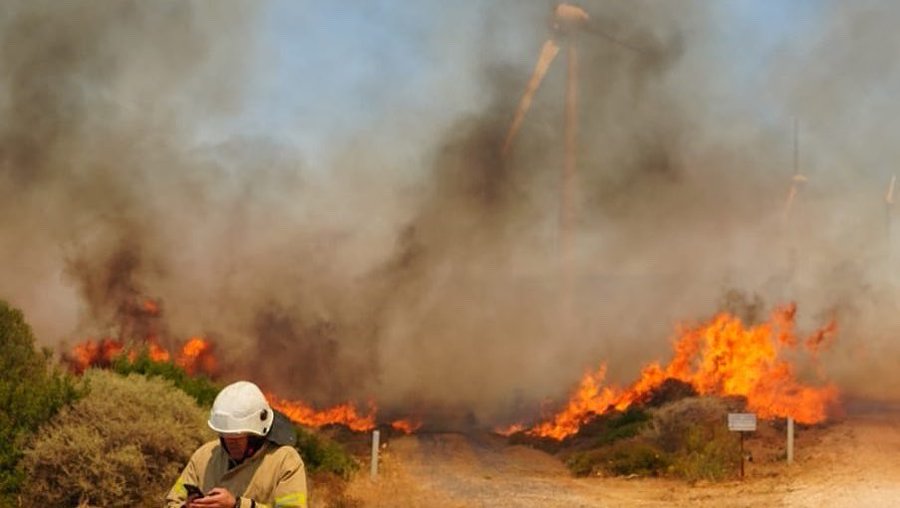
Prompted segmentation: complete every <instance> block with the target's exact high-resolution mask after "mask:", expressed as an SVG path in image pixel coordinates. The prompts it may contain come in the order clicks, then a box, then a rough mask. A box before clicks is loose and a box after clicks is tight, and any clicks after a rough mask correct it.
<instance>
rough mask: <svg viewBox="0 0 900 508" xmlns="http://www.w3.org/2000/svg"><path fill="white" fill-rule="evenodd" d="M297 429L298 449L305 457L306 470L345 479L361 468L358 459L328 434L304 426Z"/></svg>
mask: <svg viewBox="0 0 900 508" xmlns="http://www.w3.org/2000/svg"><path fill="white" fill-rule="evenodd" d="M295 428H296V430H297V445H296V448H297V451H299V452H300V456H301V457H303V463H304V465H305V466H306V470H307V471H308V472H310V473H333V474H336V475H338V476H340V477H342V478H344V479H348V478H350V475H351V474H352V473H353V472H354V471H356V470H357V469H359V464H358V463H357V462H356V460H355V459H354V458H353V456H351V455H350V454H349V453H347V451H346V450H345V449H344V447H343V446H341V445H340V444H338V443H337V442H335V441H332V440H331V439H329V438H328V437H326V436H323V435H320V434H317V433H314V432H311V431H309V430H306V429H304V428H303V427H295Z"/></svg>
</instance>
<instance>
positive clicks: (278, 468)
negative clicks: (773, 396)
mask: <svg viewBox="0 0 900 508" xmlns="http://www.w3.org/2000/svg"><path fill="white" fill-rule="evenodd" d="M208 424H209V427H210V428H211V429H212V430H214V431H215V432H216V433H217V434H218V435H219V439H216V440H213V441H210V442H208V443H206V444H204V445H203V446H201V447H200V448H198V449H197V451H195V452H194V454H193V455H192V456H191V459H190V461H189V462H188V464H187V466H186V467H185V468H184V470H183V471H182V472H181V476H179V477H178V480H177V481H176V482H175V485H174V486H173V487H172V489H171V490H169V493H168V495H166V506H167V507H168V508H275V507H278V508H296V507H306V505H307V504H306V501H307V499H306V470H305V468H304V467H303V460H302V459H301V458H300V454H299V453H297V450H296V449H295V448H294V447H293V444H294V442H295V441H296V438H297V436H296V434H295V432H294V427H293V425H292V424H291V423H290V421H288V420H287V418H286V417H285V416H284V415H282V414H281V413H276V412H274V411H273V410H272V408H271V407H270V406H269V404H268V402H267V401H266V398H265V396H264V395H263V393H262V391H260V389H259V387H257V386H256V385H255V384H253V383H251V382H248V381H238V382H236V383H233V384H230V385H228V386H226V387H225V388H223V389H222V391H221V392H219V394H218V395H217V396H216V400H215V401H214V402H213V407H212V410H211V411H210V415H209V422H208Z"/></svg>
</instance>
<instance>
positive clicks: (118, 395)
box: [22, 370, 213, 507]
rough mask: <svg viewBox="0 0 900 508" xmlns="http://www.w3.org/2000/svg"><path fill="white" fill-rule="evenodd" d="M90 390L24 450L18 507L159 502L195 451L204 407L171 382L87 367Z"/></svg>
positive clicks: (203, 436)
mask: <svg viewBox="0 0 900 508" xmlns="http://www.w3.org/2000/svg"><path fill="white" fill-rule="evenodd" d="M84 379H85V381H86V383H87V386H88V389H89V392H88V394H87V395H86V396H85V397H84V398H83V399H81V400H79V401H78V402H77V403H75V404H73V405H72V406H71V407H69V408H66V409H64V410H63V411H61V412H60V413H59V414H58V415H56V417H54V418H53V420H52V421H51V423H50V424H49V425H47V426H45V427H44V428H43V429H42V430H41V431H40V432H39V433H38V435H37V436H36V438H35V439H34V441H33V442H32V443H31V445H30V447H29V448H28V449H27V450H26V451H25V457H24V459H23V460H22V465H23V469H24V471H25V473H26V474H27V480H26V481H25V482H24V484H23V487H22V500H23V502H24V506H34V507H37V506H77V505H79V504H90V505H93V506H104V507H119V506H122V507H125V506H151V505H159V504H160V503H161V500H162V499H163V498H164V496H165V492H166V491H167V490H168V489H169V488H170V487H171V483H172V482H173V481H174V479H175V478H177V477H178V474H179V473H180V472H181V468H182V467H183V466H184V464H186V463H187V461H188V459H189V458H190V455H191V454H192V453H193V451H194V450H195V449H196V448H197V447H198V446H200V445H201V444H202V443H203V442H205V441H207V440H209V439H212V438H213V435H212V433H211V432H210V431H209V430H208V429H207V428H206V425H205V420H206V416H207V414H206V411H205V410H203V409H201V408H200V407H198V406H197V404H196V403H195V402H194V400H193V399H191V398H190V397H188V396H187V395H186V394H185V393H183V392H182V391H180V390H178V389H176V388H175V387H174V386H173V385H172V384H171V383H170V382H167V381H163V380H161V379H153V378H146V377H143V376H139V375H136V374H132V375H129V376H127V377H125V376H121V375H118V374H116V373H113V372H109V371H99V370H89V371H87V372H86V373H85V375H84Z"/></svg>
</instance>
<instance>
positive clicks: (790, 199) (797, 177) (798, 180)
mask: <svg viewBox="0 0 900 508" xmlns="http://www.w3.org/2000/svg"><path fill="white" fill-rule="evenodd" d="M798 130H799V127H798V121H797V119H796V118H794V176H792V177H791V188H790V190H789V191H788V196H787V200H785V203H784V219H785V221H787V219H788V218H789V217H790V215H791V207H792V206H793V204H794V198H796V197H797V193H798V192H800V187H801V186H802V185H803V184H804V183H806V181H807V180H809V179H808V178H807V177H806V176H805V175H803V174H802V173H800V140H799V132H798Z"/></svg>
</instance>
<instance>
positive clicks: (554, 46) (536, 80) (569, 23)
mask: <svg viewBox="0 0 900 508" xmlns="http://www.w3.org/2000/svg"><path fill="white" fill-rule="evenodd" d="M589 19H590V16H588V13H587V12H585V11H584V9H582V8H581V7H578V6H577V5H573V4H570V3H565V2H561V3H558V4H556V6H555V7H554V8H553V12H552V18H551V22H550V28H551V33H550V37H549V38H548V39H547V40H546V41H545V42H544V44H543V46H541V51H540V54H539V56H538V61H537V64H536V65H535V67H534V72H533V73H532V74H531V79H529V80H528V85H527V86H526V87H525V93H524V94H523V95H522V99H521V100H520V101H519V107H518V109H516V113H515V116H514V117H513V120H512V124H510V127H509V132H508V133H507V134H506V139H505V140H504V141H503V148H502V152H501V153H502V155H503V156H504V157H506V156H507V155H508V154H509V151H510V149H511V148H512V144H513V141H514V140H515V138H516V134H518V132H519V129H520V128H521V127H522V122H523V121H524V119H525V114H526V113H528V110H529V109H530V108H531V103H532V101H533V100H534V95H535V93H536V92H537V90H538V88H539V87H540V85H541V81H543V79H544V76H546V75H547V71H548V70H549V69H550V64H551V63H552V62H553V60H554V58H556V55H557V54H559V50H560V45H561V44H564V45H565V46H566V58H567V61H568V62H567V64H568V65H567V68H568V69H567V74H566V97H565V100H566V102H565V108H566V109H565V130H564V138H565V159H564V162H563V169H562V177H561V179H560V180H561V181H560V208H559V231H560V238H559V241H560V249H561V254H562V256H561V257H562V262H563V267H564V272H565V274H566V278H567V279H568V278H570V277H571V270H570V268H568V267H570V266H571V262H572V253H573V241H572V240H573V238H572V229H573V226H574V221H575V213H574V200H575V160H576V155H577V153H576V152H577V130H578V121H577V108H578V49H577V46H576V37H577V34H578V33H579V32H580V31H582V30H583V29H584V27H585V26H586V24H587V22H588V20H589ZM566 282H567V283H568V282H570V281H566Z"/></svg>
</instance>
